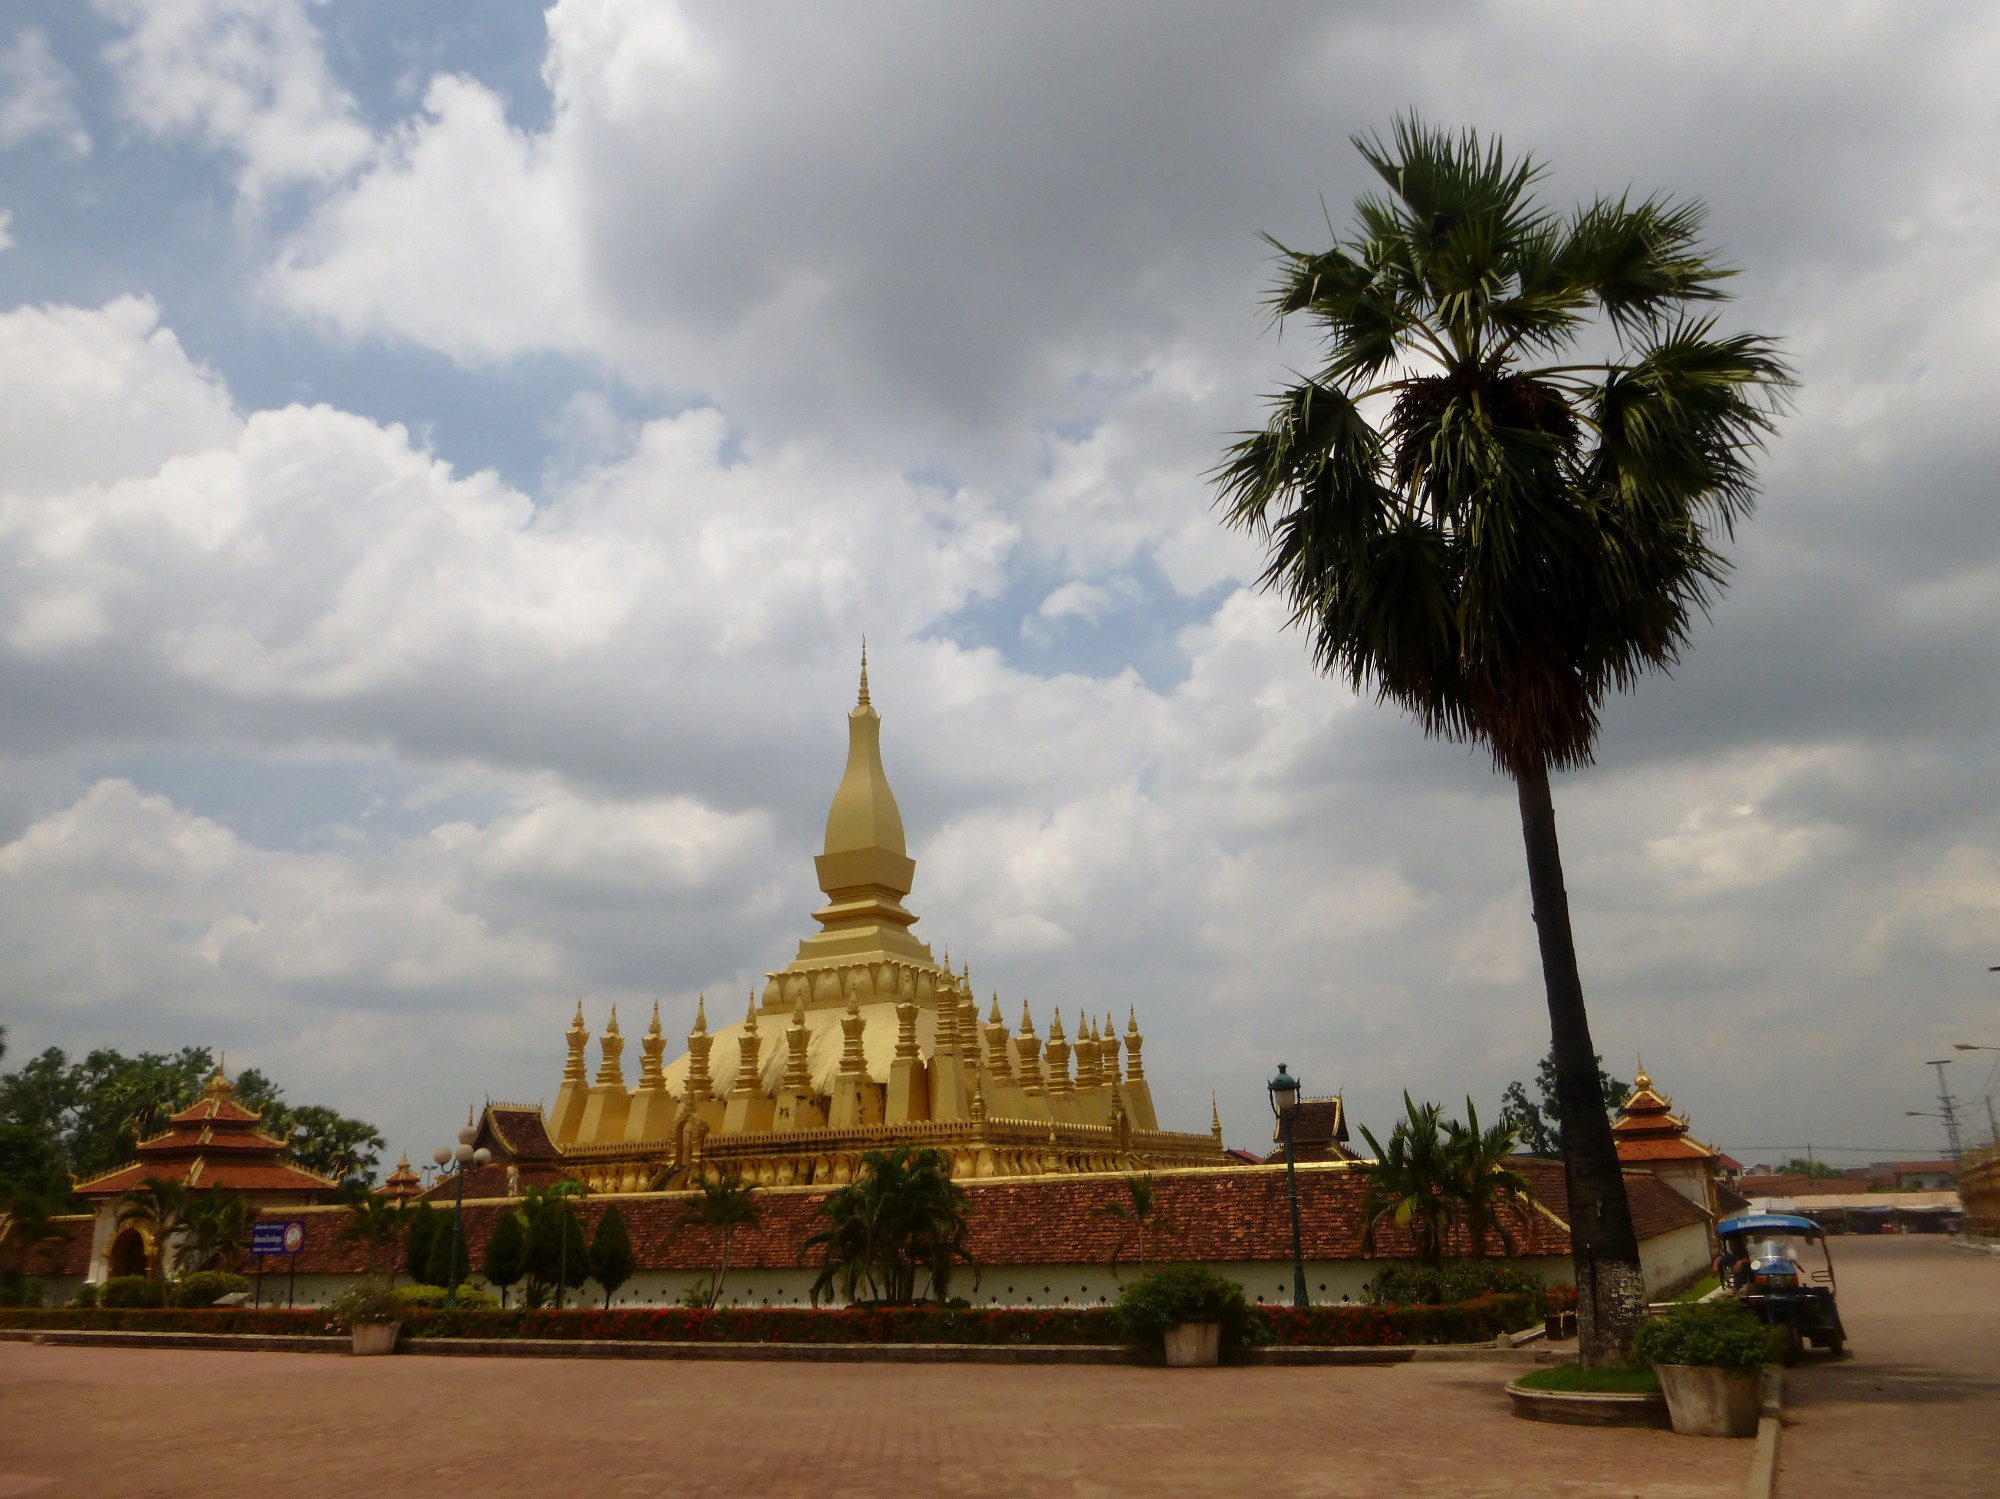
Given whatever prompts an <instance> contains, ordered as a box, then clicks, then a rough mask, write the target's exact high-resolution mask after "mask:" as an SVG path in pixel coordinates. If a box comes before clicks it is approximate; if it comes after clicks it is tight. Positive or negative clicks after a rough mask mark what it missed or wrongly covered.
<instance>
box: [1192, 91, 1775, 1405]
mask: <svg viewBox="0 0 2000 1499" xmlns="http://www.w3.org/2000/svg"><path fill="white" fill-rule="evenodd" d="M1355 145H1356V147H1357V148H1358V149H1359V150H1360V152H1361V154H1362V156H1363V157H1364V158H1366V160H1367V161H1368V164H1369V165H1370V166H1371V167H1373V168H1374V170H1375V172H1376V174H1377V175H1378V176H1379V177H1380V178H1381V179H1382V181H1383V183H1384V184H1385V185H1386V186H1387V188H1388V192H1387V194H1386V195H1382V194H1376V195H1370V196H1367V197H1363V198H1361V199H1360V200H1358V201H1357V202H1356V204H1355V214H1356V218H1357V219H1358V221H1359V224H1358V229H1357V231H1356V232H1355V234H1354V235H1353V236H1352V237H1351V238H1349V239H1347V240H1345V241H1343V242H1340V243H1336V244H1335V245H1334V246H1333V247H1331V248H1330V249H1327V250H1324V251H1320V252H1306V251H1298V250H1291V249H1288V248H1286V247H1285V246H1283V245H1279V244H1277V242H1276V241H1275V240H1274V241H1272V242H1271V243H1272V244H1273V246H1274V248H1276V249H1277V250H1278V252H1279V257H1280V260H1281V263H1282V266H1283V269H1282V272H1281V274H1280V276H1279V279H1278V282H1277V284H1276V286H1275V287H1274V288H1273V291H1272V295H1271V298H1270V302H1269V306H1270V307H1271V310H1272V312H1273V314H1274V315H1275V316H1276V317H1278V318H1281V319H1282V318H1285V317H1288V316H1292V315H1295V314H1297V315H1302V316H1304V317H1305V318H1306V319H1308V320H1309V321H1310V322H1311V323H1312V324H1313V325H1314V326H1315V328H1316V329H1317V331H1318V332H1319V333H1320V335H1321V337H1322V340H1323V361H1324V362H1323V363H1322V364H1321V366H1320V368H1319V370H1318V372H1317V373H1315V374H1311V375H1307V376H1305V377H1303V378H1301V379H1300V380H1299V381H1298V382H1297V383H1296V384H1294V385H1292V386H1290V387H1289V388H1287V389H1285V390H1282V391H1280V392H1278V394H1277V395H1276V396H1274V397H1273V399H1272V415H1271V419H1270V423H1269V425H1268V426H1267V427H1266V428H1265V429H1264V430H1263V431H1261V432H1255V433H1250V434H1246V435H1245V436H1244V437H1243V438H1242V440H1241V441H1239V442H1238V443H1236V444H1235V445H1234V446H1233V447H1232V448H1231V449H1230V450H1229V454H1228V456H1227V458H1226V460H1225V461H1224V463H1223V464H1222V466H1221V467H1220V468H1219V469H1218V470H1217V474H1216V478H1217V482H1218V485H1219V490H1220V500H1221V502H1222V504H1223V505H1224V506H1225V508H1226V517H1227V520H1228V522H1229V523H1230V524H1231V525H1234V526H1237V527H1239V528H1242V529H1245V530H1249V531H1251V532H1252V533H1254V534H1257V535H1259V536H1262V537H1265V538H1266V539H1268V541H1269V543H1270V547H1271V552H1270V563H1269V566H1268V567H1267V568H1266V570H1265V573H1264V578H1263V582H1264V584H1265V586H1266V587H1272V588H1277V589H1279V590H1280V591H1282V592H1283V594H1284V595H1285V597H1286V599H1287V601H1288V602H1289V603H1290V605H1291V608H1292V618H1293V622H1294V623H1296V624H1298V625H1301V626H1303V627H1304V628H1305V629H1306V630H1307V631H1308V632H1309V634H1310V636H1311V639H1312V643H1313V652H1314V655H1315V658H1316V659H1317V661H1318V663H1319V665H1320V667H1321V669H1322V670H1324V671H1327V672H1329V673H1335V674H1338V675H1339V676H1341V677H1344V678H1345V679H1346V680H1347V682H1348V683H1349V684H1350V685H1351V686H1352V687H1354V688H1355V689H1357V690H1359V689H1361V688H1364V687H1368V688H1372V689H1373V690H1374V691H1375V693H1376V695H1377V697H1378V698H1381V699H1385V700H1387V701H1390V702H1394V703H1396V704H1398V705H1399V706H1401V707H1403V708H1405V709H1407V710H1408V711H1409V712H1411V713H1412V714H1414V715H1415V716H1416V718H1417V720H1418V722H1419V723H1420V724H1421V725H1422V726H1423V729H1424V732H1425V733H1427V734H1431V735H1436V736H1438V737H1440V738H1443V739H1447V740H1451V741H1455V742H1467V741H1469V742H1474V743H1479V744H1483V745H1485V746H1486V747H1487V748H1488V749H1489V750H1490V751H1491V752H1492V755H1493V760H1494V764H1495V766H1496V767H1497V768H1498V769H1500V770H1502V771H1504V772H1505V773H1506V774H1507V775H1509V776H1510V777H1512V779H1513V780H1514V783H1515V788H1516V792H1517V794H1518V800H1519V803H1520V812H1521V832H1522V838H1523V841H1524V844H1525V847H1526V852H1527V863H1528V884H1529V889H1530V891H1531V893H1532V896H1533V900H1534V913H1535V923H1536V928H1537V932H1538V936H1539V942H1540V947H1541V957H1542V974H1543V981H1544V987H1545V988H1546V990H1547V995H1548V1004H1549V1020H1550V1031H1551V1035H1552V1039H1553V1042H1554V1048H1555V1059H1556V1075H1557V1085H1558V1086H1557V1095H1558V1103H1559V1106H1560V1113H1561V1118H1562V1130H1563V1147H1564V1151H1563V1153H1564V1164H1565V1169H1566V1174H1567V1178H1568V1184H1569V1205H1570V1223H1571V1229H1572V1238H1573V1247H1574V1250H1575V1256H1576V1261H1575V1263H1576V1281H1577V1288H1578V1293H1579V1307H1578V1310H1579V1313H1580V1318H1579V1320H1580V1322H1581V1330H1582V1334H1583V1336H1582V1348H1583V1362H1584V1363H1585V1364H1586V1365H1594V1364H1597V1363H1601V1362H1623V1361H1624V1359H1625V1358H1626V1357H1627V1356H1628V1355H1629V1350H1630V1344H1631V1338H1632V1333H1633V1331H1634V1329H1635V1328H1636V1327H1637V1325H1638V1321H1639V1319H1640V1317H1641V1316H1642V1315H1643V1312H1644V1308H1645V1299H1646V1297H1645V1281H1644V1277H1643V1276H1642V1275H1641V1273H1640V1269H1639V1252H1638V1240H1637V1238H1636V1237H1635V1236H1634V1234H1633V1230H1632V1215H1631V1210H1630V1208H1629V1206H1628V1205H1627V1203H1626V1200H1625V1183H1624V1178H1623V1176H1622V1175H1621V1174H1620V1172H1619V1167H1618V1157H1617V1152H1616V1150H1615V1148H1614V1146H1613V1143H1612V1137H1611V1131H1610V1126H1609V1123H1608V1121H1607V1120H1606V1119H1605V1117H1604V1110H1603V1105H1602V1101H1601V1099H1600V1097H1599V1095H1598V1080H1597V1069H1596V1066H1595V1061H1594V1059H1595V1056H1596V1052H1595V1049H1594V1048H1593V1047H1592V1045H1591V1039H1590V1023H1589V1018H1588V1016H1587V1014H1586V1012H1585V1009H1584V1001H1583V983H1582V980H1581V978H1580V977H1579V975H1578V971H1577V964H1576V946H1575V941H1574V939H1573V937H1572V934H1571V930H1570V916H1569V898H1568V895H1567V893H1566V892H1565V891H1564V888H1563V879H1562V856H1561V852H1560V849H1559V846H1558V844H1557V840H1556V823H1555V808H1554V803H1553V801H1552V800H1551V797H1550V792H1549V773H1550V772H1551V771H1552V770H1564V769H1569V768H1572V767H1575V766H1580V765H1585V764H1588V763H1589V762H1590V760H1591V758H1592V752H1593V748H1594V746H1595V743H1596V739H1597V732H1598V713H1599V709H1600V705H1601V704H1602V702H1603V700H1604V698H1605V696H1606V695H1607V694H1608V693H1609V692H1611V691H1612V690H1613V689H1616V690H1619V691H1625V690H1629V689H1631V688H1632V687H1634V686H1635V685H1636V684H1637V683H1638V681H1639V679H1640V678H1641V677H1642V676H1644V675H1645V674H1646V673H1647V672H1649V671H1654V670H1661V669H1664V668H1667V667H1669V666H1671V665H1672V664H1673V663H1674V661H1675V660H1676V659H1677V657H1678V653H1679V651H1680V650H1681V648H1682V646H1683V645H1684V644H1685V642H1686V640H1687V635H1688V631H1689V628H1690V626H1691V623H1692V621H1693V618H1694V616H1695V615H1696V614H1697V613H1699V612H1702V611H1704V610H1706V609H1707V608H1708V606H1709V605H1710V604H1711V603H1712V602H1713V600H1714V599H1715V597H1716V595H1717V594H1718V592H1719V591H1720V589H1721V586H1722V582H1723V578H1724V575H1725V571H1726V564H1725V563H1724V561H1723V559H1722V558H1721V556H1720V555H1719V554H1718V553H1717V552H1716V550H1715V549H1714V547H1713V546H1712V545H1711V543H1712V542H1713V541H1714V540H1715V539H1716V538H1717V537H1718V536H1727V535H1728V534H1730V532H1731V530H1732V528H1733V527H1734V526H1735V524H1736V523H1737V522H1738V521H1739V520H1742V519H1744V518H1745V517H1746V516H1748V514H1749V513H1750V509H1751V504H1752V501H1753V499H1754V497H1755V486H1754V482H1753V476H1752V472H1751V467H1750V462H1751V458H1752V456H1753V455H1754V453H1755V451H1756V450H1757V449H1758V448H1759V446H1760V445H1761V444H1762V442H1763V440H1764V438H1765V437H1766V435H1767V434H1768V433H1769V432H1770V430H1771V427H1772V418H1773V415H1774V413H1775V412H1776V411H1777V410H1778V408H1779V406H1780V405H1781V403H1782V400H1783V397H1784V395H1785V392H1786V391H1787V390H1788V388H1789V387H1790V385H1791V377H1790V374H1789V372H1788V371H1787V369H1786V367H1785V365H1784V363H1783V361H1782V360H1781V359H1780V358H1779V357H1778V354H1777V350H1776V346H1775V345H1774V344H1773V343H1772V342H1771V341H1770V340H1769V339H1766V338H1762V337H1759V336H1757V335H1755V334H1747V333H1744V334H1730V335H1724V334H1721V333H1719V332H1718V331H1717V329H1716V326H1715V323H1714V320H1713V319H1712V318H1710V317H1707V316H1699V315H1697V309H1700V308H1702V307H1705V306H1707V305H1710V304H1713V303H1716V302H1718V301H1720V300H1721V299H1722V298H1723V295H1724V293H1723V291H1722V285H1721V284H1722V282H1723V280H1724V279H1725V278H1726V277H1727V276H1728V275H1729V274H1730V272H1729V271H1728V270H1727V269H1725V268H1723V267H1722V266H1721V265H1720V264H1718V263H1717V262H1716V261H1715V260H1714V259H1713V258H1711V254H1710V252H1709V251H1707V250H1706V249H1705V248H1704V247H1703V246H1702V245H1701V244H1700V239H1699V237H1700V233H1701V227H1702V222H1703V217H1704V210H1703V209H1702V207H1701V205H1700V204H1699V203H1693V202H1690V203H1674V202H1671V201H1668V200H1666V199H1662V198H1649V199H1647V200H1645V201H1644V202H1641V203H1636V204H1635V203H1632V202H1630V201H1628V200H1627V199H1624V198H1619V199H1616V200H1604V199H1599V200H1598V201H1596V202H1594V203H1591V204H1589V205H1587V206H1581V207H1579V208H1577V209H1576V210H1575V211H1574V212H1572V213H1571V214H1570V215H1568V216H1567V217H1564V216H1562V215H1559V214H1557V213H1555V212H1553V211H1551V210H1549V209H1547V208H1545V207H1543V206H1542V205H1541V204H1540V203H1539V202H1538V201H1537V200H1536V199H1535V197H1534V195H1533V192H1532V189H1533V187H1534V185H1535V184H1536V183H1537V182H1538V181H1539V180H1540V178H1541V176H1542V168H1541V167H1540V166H1539V165H1537V164H1535V163H1534V162H1532V161H1530V160H1528V159H1526V158H1520V159H1510V158H1509V157H1508V156H1507V155H1506V154H1505V152H1504V151H1503V150H1502V148H1501V146H1500V144H1499V142H1498V141H1493V142H1490V143H1485V144H1482V142H1481V141H1480V140H1479V138H1478V137H1477V135H1475V134H1474V133H1473V132H1471V131H1466V132H1464V133H1462V134H1458V135H1454V134H1452V133H1451V132H1448V131H1443V130H1436V129H1432V128H1430V127H1427V126H1425V125H1424V124H1423V123H1422V122H1421V121H1420V120H1418V119H1416V118H1415V117H1413V116H1412V117H1407V118H1402V119H1399V120H1398V121H1397V122H1396V125H1395V130H1394V143H1393V145H1390V144H1385V143H1383V142H1382V141H1381V140H1380V139H1379V138H1375V137H1369V138H1366V139H1363V138H1359V137H1357V138H1356V140H1355ZM1587 335H1588V336H1592V337H1595V338H1597V339H1598V341H1599V342H1600V343H1601V344H1602V345H1603V346H1604V351H1603V353H1602V355H1601V356H1600V354H1599V352H1597V351H1588V352H1582V351H1577V348H1576V346H1577V345H1578V344H1579V343H1580V342H1581V341H1582V340H1583V339H1584V338H1585V337H1586V336H1587ZM1579 352H1581V357H1578V356H1579ZM1534 359H1540V360H1544V361H1559V362H1543V363H1540V364H1532V363H1530V361H1531V360H1534Z"/></svg>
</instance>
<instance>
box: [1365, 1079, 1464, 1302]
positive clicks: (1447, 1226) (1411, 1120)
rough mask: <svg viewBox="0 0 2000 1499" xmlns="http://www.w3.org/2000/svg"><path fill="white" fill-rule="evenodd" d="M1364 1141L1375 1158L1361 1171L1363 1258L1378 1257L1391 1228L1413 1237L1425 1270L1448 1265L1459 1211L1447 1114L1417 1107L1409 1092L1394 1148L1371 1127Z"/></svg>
mask: <svg viewBox="0 0 2000 1499" xmlns="http://www.w3.org/2000/svg"><path fill="white" fill-rule="evenodd" d="M1361 1137H1362V1138H1363V1139H1364V1140H1366V1141H1367V1142H1368V1148H1369V1150H1371V1151H1373V1152H1374V1156H1375V1159H1374V1160H1372V1161H1368V1162H1365V1163H1363V1165H1362V1166H1361V1168H1360V1170H1361V1173H1362V1189H1361V1252H1362V1253H1363V1254H1373V1253H1374V1252H1375V1245H1376V1239H1377V1235H1378V1234H1379V1232H1380V1230H1381V1228H1382V1225H1383V1224H1385V1223H1389V1224H1394V1225H1395V1226H1396V1227H1397V1228H1400V1229H1402V1230H1403V1231H1404V1232H1405V1233H1407V1234H1408V1235H1409V1236H1410V1249H1411V1252H1412V1253H1413V1254H1414V1255H1415V1256H1416V1258H1417V1262H1418V1263H1419V1264H1421V1265H1427V1266H1430V1267H1432V1268H1436V1267H1437V1266H1439V1265H1442V1264H1443V1263H1444V1253H1445V1247H1446V1244H1447V1242H1448V1240H1449V1238H1450V1235H1451V1222H1452V1210H1453V1205H1452V1200H1451V1185H1452V1183H1451V1159H1450V1154H1451V1153H1450V1142H1449V1136H1448V1134H1447V1132H1446V1130H1445V1127H1444V1110H1443V1109H1442V1108H1440V1107H1439V1106H1438V1105H1437V1104H1434V1103H1426V1104H1418V1103H1413V1102H1412V1101H1411V1099H1410V1095H1409V1094H1408V1093H1407V1092H1406V1093H1404V1094H1403V1118H1401V1119H1399V1120H1397V1121H1396V1127H1395V1128H1394V1129H1392V1130H1390V1131H1389V1144H1388V1148H1387V1149H1384V1148H1383V1146H1382V1145H1381V1143H1380V1142H1378V1141H1377V1140H1376V1138H1375V1136H1374V1134H1373V1133H1372V1132H1370V1130H1369V1129H1368V1126H1367V1125H1365V1124H1364V1125H1363V1126H1362V1127H1361Z"/></svg>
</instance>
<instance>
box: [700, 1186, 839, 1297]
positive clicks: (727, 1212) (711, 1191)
mask: <svg viewBox="0 0 2000 1499" xmlns="http://www.w3.org/2000/svg"><path fill="white" fill-rule="evenodd" d="M694 1191H695V1197H694V1201H693V1202H691V1203H690V1204H688V1210H687V1215H686V1216H685V1217H684V1218H682V1220H681V1221H682V1223H683V1224H685V1225H687V1226H689V1227H691V1228H705V1229H707V1230H708V1232H709V1237H710V1238H711V1239H712V1240H713V1242H714V1243H715V1246H716V1250H717V1254H718V1260H717V1263H716V1269H715V1276H714V1278H713V1279H712V1280H709V1281H706V1282H704V1283H705V1284H706V1285H707V1288H708V1290H707V1295H708V1300H707V1302H706V1304H707V1305H708V1306H711V1307H712V1306H714V1305H715V1304H716V1303H717V1302H718V1301H720V1300H721V1299H722V1283H723V1281H724V1280H725V1279H726V1278H727V1277H728V1275H729V1248H730V1245H731V1244H732V1243H733V1242H734V1240H735V1238H736V1230H737V1229H739V1228H757V1227H760V1226H761V1225H762V1223H763V1221H764V1214H763V1210H762V1209H761V1208H760V1207H759V1206H758V1205H757V1198H756V1192H757V1189H756V1188H755V1187H754V1186H752V1185H750V1184H749V1183H748V1182H746V1181H744V1180H743V1179H742V1178H741V1177H740V1176H737V1175H735V1174H734V1173H730V1174H728V1175H725V1176H719V1177H717V1178H716V1179H715V1180H713V1181H700V1182H697V1183H695V1188H694ZM808 1242H809V1243H810V1242H811V1241H810V1240H808Z"/></svg>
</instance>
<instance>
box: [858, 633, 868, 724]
mask: <svg viewBox="0 0 2000 1499" xmlns="http://www.w3.org/2000/svg"><path fill="white" fill-rule="evenodd" d="M856 706H858V707H862V708H865V707H867V706H868V637H867V636H866V635H863V636H862V637H861V701H860V702H859V703H858V704H857V705H856Z"/></svg>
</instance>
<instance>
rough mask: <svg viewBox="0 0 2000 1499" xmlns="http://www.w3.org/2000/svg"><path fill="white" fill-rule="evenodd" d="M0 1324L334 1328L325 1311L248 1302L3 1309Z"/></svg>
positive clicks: (293, 1331) (101, 1328) (109, 1328)
mask: <svg viewBox="0 0 2000 1499" xmlns="http://www.w3.org/2000/svg"><path fill="white" fill-rule="evenodd" d="M0 1327H26V1328H35V1329H42V1328H46V1329H48V1330H50V1331H52V1332H53V1331H64V1332H69V1331H76V1332H217V1333H252V1332H254V1333H283V1334H290V1335H298V1334H301V1333H324V1332H329V1331H331V1329H330V1328H328V1326H327V1325H326V1315H325V1313H323V1312H320V1311H317V1310H315V1311H286V1310H285V1309H284V1308H282V1307H279V1308H275V1309H274V1308H271V1307H266V1308H264V1309H263V1310H262V1311H258V1310H254V1309H253V1308H250V1307H247V1306H217V1307H202V1308H199V1309H197V1308H193V1307H169V1308H167V1309H166V1310H164V1311H162V1310H157V1309H154V1308H149V1307H131V1308H123V1307H104V1306H98V1307H89V1308H85V1307H75V1306H67V1307H60V1308H56V1309H52V1310H49V1311H40V1312H37V1311H29V1310H26V1309H22V1310H18V1311H0Z"/></svg>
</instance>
